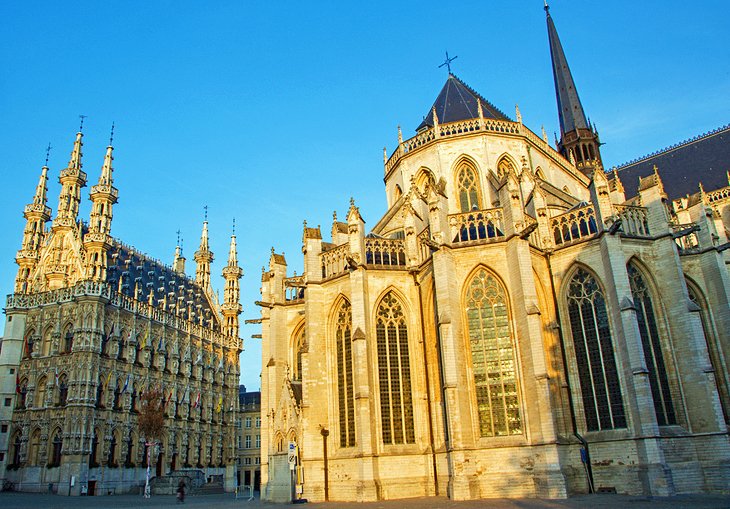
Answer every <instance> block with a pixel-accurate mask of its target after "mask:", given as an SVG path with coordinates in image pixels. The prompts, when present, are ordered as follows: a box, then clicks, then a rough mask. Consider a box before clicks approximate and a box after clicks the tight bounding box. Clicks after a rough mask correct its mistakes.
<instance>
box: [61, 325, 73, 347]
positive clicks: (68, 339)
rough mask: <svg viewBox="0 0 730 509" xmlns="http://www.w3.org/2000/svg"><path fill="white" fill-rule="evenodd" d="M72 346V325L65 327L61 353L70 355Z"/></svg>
mask: <svg viewBox="0 0 730 509" xmlns="http://www.w3.org/2000/svg"><path fill="white" fill-rule="evenodd" d="M73 345H74V333H73V325H69V326H68V327H66V332H65V333H64V335H63V353H71V350H73Z"/></svg>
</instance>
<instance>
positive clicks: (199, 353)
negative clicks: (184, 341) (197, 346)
mask: <svg viewBox="0 0 730 509" xmlns="http://www.w3.org/2000/svg"><path fill="white" fill-rule="evenodd" d="M202 360H203V354H202V352H198V358H197V359H195V364H198V363H200V361H202Z"/></svg>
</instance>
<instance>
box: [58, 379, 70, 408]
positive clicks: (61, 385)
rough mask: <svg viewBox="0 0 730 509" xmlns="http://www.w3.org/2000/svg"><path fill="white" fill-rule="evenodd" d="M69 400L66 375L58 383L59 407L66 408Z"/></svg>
mask: <svg viewBox="0 0 730 509" xmlns="http://www.w3.org/2000/svg"><path fill="white" fill-rule="evenodd" d="M67 400H68V381H67V380H66V375H64V376H62V377H61V378H60V379H59V381H58V406H66V403H67Z"/></svg>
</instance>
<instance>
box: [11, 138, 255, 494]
mask: <svg viewBox="0 0 730 509" xmlns="http://www.w3.org/2000/svg"><path fill="white" fill-rule="evenodd" d="M81 148H82V134H81V132H79V133H78V134H77V136H76V141H75V144H74V149H73V151H72V155H71V160H70V162H69V165H68V167H67V168H66V169H64V170H63V171H62V172H61V176H60V182H61V184H62V189H61V195H60V198H59V207H58V211H57V214H56V217H55V218H54V219H53V222H52V226H51V228H50V229H47V228H46V225H45V223H46V222H47V221H49V220H50V218H51V211H50V209H49V208H48V207H47V206H46V204H45V203H46V179H47V175H48V168H46V167H44V168H43V170H42V175H41V179H40V182H39V185H38V188H37V190H36V194H35V197H34V200H33V203H31V204H30V205H28V206H27V207H26V209H25V217H26V219H27V226H26V229H25V232H24V237H23V243H22V248H21V250H20V251H19V252H18V256H17V259H16V260H17V263H18V265H19V270H18V276H17V278H16V285H15V293H14V294H12V295H10V296H9V297H8V300H7V305H6V309H5V311H6V314H7V321H6V329H5V333H4V336H3V338H2V344H1V345H2V350H1V352H0V370H1V373H0V380H2V384H1V385H0V391H2V397H3V399H4V400H10V402H11V404H10V405H7V406H3V407H0V422H1V423H2V426H3V429H6V430H7V432H6V433H3V434H2V435H0V453H2V455H3V461H0V481H1V482H3V483H11V484H12V485H13V488H14V489H16V490H22V491H47V490H48V489H49V487H50V489H52V490H53V491H56V492H58V493H61V494H71V495H78V494H80V493H85V492H88V493H89V494H97V495H101V494H107V493H110V492H116V493H119V492H125V491H130V490H135V491H136V490H138V489H139V486H140V485H144V480H145V471H146V464H147V457H148V454H147V453H148V449H149V457H150V458H151V465H152V467H151V468H152V475H153V476H155V475H157V476H160V475H165V474H166V473H167V472H169V471H171V470H182V469H197V470H202V471H204V473H205V475H207V476H214V475H219V476H222V477H224V479H225V486H226V488H227V489H229V490H232V489H234V487H235V459H236V456H235V453H236V451H235V448H234V440H235V438H234V436H235V431H236V430H235V418H236V415H235V412H236V409H237V398H238V379H239V374H240V368H239V354H240V352H241V348H242V344H241V340H240V339H239V337H238V315H239V314H240V312H241V306H240V304H239V280H240V277H241V269H240V268H239V267H238V262H237V253H236V241H235V236H233V237H232V239H231V249H230V253H229V259H228V265H227V266H226V267H225V268H224V270H223V273H224V278H225V280H226V286H225V297H224V302H223V303H222V304H219V303H218V302H217V299H216V297H215V294H214V293H213V291H212V289H211V286H210V264H211V262H212V260H213V253H211V252H210V251H209V249H208V238H207V237H208V230H207V221H206V222H205V223H204V226H203V235H202V238H201V246H200V250H199V251H198V252H197V253H196V256H195V259H196V261H197V271H196V272H197V278H196V279H195V280H193V279H191V278H189V277H188V276H186V275H185V272H184V261H185V260H184V258H183V257H182V253H181V250H180V248H179V247H178V249H177V251H176V255H175V261H174V264H173V266H172V267H170V266H166V265H164V264H163V263H161V262H159V261H157V260H154V259H151V258H150V257H148V256H146V255H144V254H142V253H141V252H139V251H137V250H136V249H134V248H132V247H130V246H127V245H125V244H123V243H122V242H120V241H119V240H117V239H114V238H113V237H111V235H110V231H111V221H112V215H113V214H112V207H113V205H114V203H116V200H117V195H118V191H117V189H116V188H115V187H114V186H113V179H112V160H113V158H112V151H113V149H112V147H111V143H110V146H109V147H108V148H107V152H106V157H105V160H104V165H103V168H102V171H101V176H100V178H99V182H98V184H97V185H95V186H93V187H92V188H91V194H90V198H91V201H92V211H91V215H90V220H89V222H88V223H85V222H84V221H81V220H79V218H78V212H79V210H78V209H79V202H80V199H81V198H80V197H81V194H80V193H81V188H82V187H83V186H84V185H85V183H86V174H85V173H84V172H83V171H82V170H81V159H82V155H81ZM150 390H158V391H161V393H162V398H164V409H165V417H166V419H165V432H164V436H162V437H160V439H159V440H158V443H157V444H156V445H153V444H150V443H148V442H147V441H146V440H145V438H146V437H144V436H141V435H140V432H139V430H138V427H137V416H138V409H139V407H140V398H141V396H142V394H143V392H144V391H150Z"/></svg>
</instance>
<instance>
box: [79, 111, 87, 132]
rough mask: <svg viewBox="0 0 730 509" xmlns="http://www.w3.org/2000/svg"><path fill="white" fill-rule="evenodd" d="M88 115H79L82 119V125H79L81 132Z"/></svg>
mask: <svg viewBox="0 0 730 509" xmlns="http://www.w3.org/2000/svg"><path fill="white" fill-rule="evenodd" d="M86 116H87V115H79V118H80V119H81V125H80V126H79V132H81V131H82V130H83V129H84V119H85V118H86Z"/></svg>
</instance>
